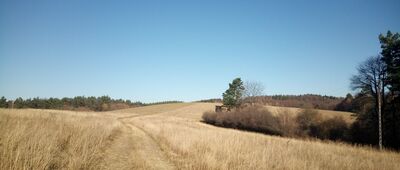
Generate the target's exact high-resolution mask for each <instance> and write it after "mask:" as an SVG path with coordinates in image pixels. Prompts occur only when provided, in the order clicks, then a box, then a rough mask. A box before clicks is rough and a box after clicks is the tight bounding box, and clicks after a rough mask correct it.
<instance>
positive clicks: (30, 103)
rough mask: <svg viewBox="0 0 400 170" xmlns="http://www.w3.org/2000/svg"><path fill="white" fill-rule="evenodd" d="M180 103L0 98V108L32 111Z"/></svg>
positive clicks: (118, 107)
mask: <svg viewBox="0 0 400 170" xmlns="http://www.w3.org/2000/svg"><path fill="white" fill-rule="evenodd" d="M181 102H182V101H161V102H152V103H143V102H138V101H137V102H132V101H130V100H123V99H112V98H111V97H109V96H100V97H95V96H90V97H85V96H76V97H73V98H69V97H64V98H61V99H59V98H53V97H51V98H39V97H36V98H28V99H23V98H21V97H19V98H17V99H15V100H7V99H6V98H5V97H4V96H3V97H1V98H0V108H16V109H21V108H34V109H57V110H80V111H110V110H118V109H126V108H131V107H139V106H148V105H156V104H167V103H181Z"/></svg>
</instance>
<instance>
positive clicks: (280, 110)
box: [264, 105, 356, 123]
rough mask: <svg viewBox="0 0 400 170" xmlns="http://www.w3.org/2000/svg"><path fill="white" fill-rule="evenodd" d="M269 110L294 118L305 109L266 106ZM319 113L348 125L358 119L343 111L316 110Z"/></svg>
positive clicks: (323, 116) (325, 117)
mask: <svg viewBox="0 0 400 170" xmlns="http://www.w3.org/2000/svg"><path fill="white" fill-rule="evenodd" d="M264 107H265V108H266V109H267V110H269V111H270V112H271V113H275V114H280V113H289V114H291V115H293V116H295V115H297V114H298V113H300V112H302V111H303V110H304V109H301V108H295V107H279V106H269V105H265V106H264ZM315 110H316V111H318V113H320V114H321V116H322V118H324V119H329V118H333V117H335V116H340V117H342V118H343V119H344V120H345V121H346V122H347V123H352V122H354V121H355V119H356V117H355V116H353V115H354V114H353V113H351V112H342V111H332V110H320V109H315Z"/></svg>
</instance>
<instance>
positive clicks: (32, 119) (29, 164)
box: [0, 109, 120, 169]
mask: <svg viewBox="0 0 400 170" xmlns="http://www.w3.org/2000/svg"><path fill="white" fill-rule="evenodd" d="M119 129H120V125H119V124H118V122H113V121H111V120H110V119H106V118H102V117H99V116H95V115H93V113H78V112H72V111H51V110H33V109H23V110H9V109H0V169H101V168H102V167H103V164H101V162H103V156H104V150H105V148H107V147H108V145H110V143H111V140H112V139H113V138H114V137H115V136H116V135H118V133H119V132H120V130H119Z"/></svg>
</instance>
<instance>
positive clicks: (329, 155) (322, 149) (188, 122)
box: [131, 104, 400, 169]
mask: <svg viewBox="0 0 400 170" xmlns="http://www.w3.org/2000/svg"><path fill="white" fill-rule="evenodd" d="M213 106H214V105H213V104H194V105H191V106H187V107H184V108H181V109H178V110H176V113H174V114H172V113H171V112H170V113H169V114H160V115H150V116H142V117H136V118H135V119H131V123H132V124H136V125H138V126H140V127H141V128H143V129H144V130H145V131H146V132H147V133H149V134H150V135H152V136H153V137H154V138H155V139H156V140H157V142H158V143H159V144H160V145H161V146H162V148H163V149H164V150H165V151H166V153H168V156H169V158H170V159H171V160H172V161H173V162H174V164H175V165H176V166H177V167H178V169H397V168H398V167H399V166H400V154H399V153H395V152H390V151H382V152H381V151H377V150H375V149H373V148H370V147H356V146H351V145H348V144H343V143H334V142H324V141H316V140H309V141H305V140H297V139H289V138H281V137H274V136H268V135H262V134H258V133H251V132H243V131H238V130H233V129H224V128H219V127H214V126H210V125H206V124H203V123H201V122H199V121H198V118H199V117H201V114H202V111H205V110H210V109H212V108H213ZM191 108H192V109H193V110H192V113H190V115H191V116H189V117H194V118H188V116H185V112H186V111H187V110H191ZM199 108H201V109H199ZM195 112H197V113H195ZM196 114H197V115H198V116H197V117H196V116H194V115H196ZM170 115H173V116H170Z"/></svg>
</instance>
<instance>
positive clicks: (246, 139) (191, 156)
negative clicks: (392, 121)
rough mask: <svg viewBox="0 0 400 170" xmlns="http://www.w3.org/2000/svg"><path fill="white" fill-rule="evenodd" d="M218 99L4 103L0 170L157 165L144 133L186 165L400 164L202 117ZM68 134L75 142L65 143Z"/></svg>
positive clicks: (388, 155) (391, 157)
mask: <svg viewBox="0 0 400 170" xmlns="http://www.w3.org/2000/svg"><path fill="white" fill-rule="evenodd" d="M214 106H215V104H209V103H193V104H188V103H184V104H181V103H180V104H166V105H155V106H146V107H140V108H134V109H126V110H119V111H113V112H108V113H99V114H98V113H93V112H91V113H80V112H70V111H44V110H32V109H29V110H18V111H10V110H4V109H3V110H0V122H1V123H0V136H1V137H0V144H1V145H0V159H1V160H0V162H1V163H0V169H10V168H11V169H23V168H24V167H25V168H26V167H33V168H34V169H43V168H45V167H49V166H50V167H51V166H56V167H62V168H73V169H74V168H84V169H102V168H104V169H107V168H110V167H111V168H117V169H129V168H134V169H151V167H149V165H148V163H149V162H146V161H148V160H157V159H151V158H146V157H144V156H143V153H146V150H144V148H146V147H142V146H141V145H144V144H140V142H141V139H144V138H145V140H143V141H148V142H146V143H152V146H148V147H150V148H153V149H154V148H155V149H156V151H155V152H163V153H157V154H154V155H158V156H160V155H166V156H167V161H170V162H171V163H172V164H173V165H174V166H175V167H176V168H178V169H271V168H277V169H396V168H398V167H399V166H400V154H399V153H394V152H390V151H383V152H380V151H377V150H375V149H372V148H369V147H355V146H350V145H347V144H341V143H332V142H321V141H304V140H297V139H288V138H281V137H274V136H268V135H262V134H257V133H251V132H243V131H238V130H234V129H225V128H219V127H214V126H210V125H206V124H204V123H201V122H200V120H201V115H202V113H203V112H204V111H208V110H213V109H214ZM295 110H296V109H295ZM295 110H293V111H295ZM335 113H336V112H335ZM346 114H349V113H346ZM118 120H123V122H120V121H118ZM121 123H123V124H124V125H122V124H121ZM125 125H126V127H125ZM127 127H132V128H134V129H135V128H136V129H137V130H132V129H131V130H129V129H127ZM143 132H144V133H145V134H143ZM68 136H69V137H68ZM145 136H146V137H145ZM149 136H150V138H149ZM67 137H68V138H67ZM26 139H29V140H26ZM66 139H68V140H67V141H69V142H67V145H66V146H68V147H63V146H64V145H65V144H64V143H65V142H64V143H63V141H65V140H66ZM149 140H152V141H149ZM95 144H96V145H95ZM139 145H140V146H139ZM156 145H157V146H156ZM157 147H160V148H161V149H157ZM13 148H17V150H13ZM49 148H50V149H49ZM141 153H142V155H141ZM53 164H54V165H53Z"/></svg>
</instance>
